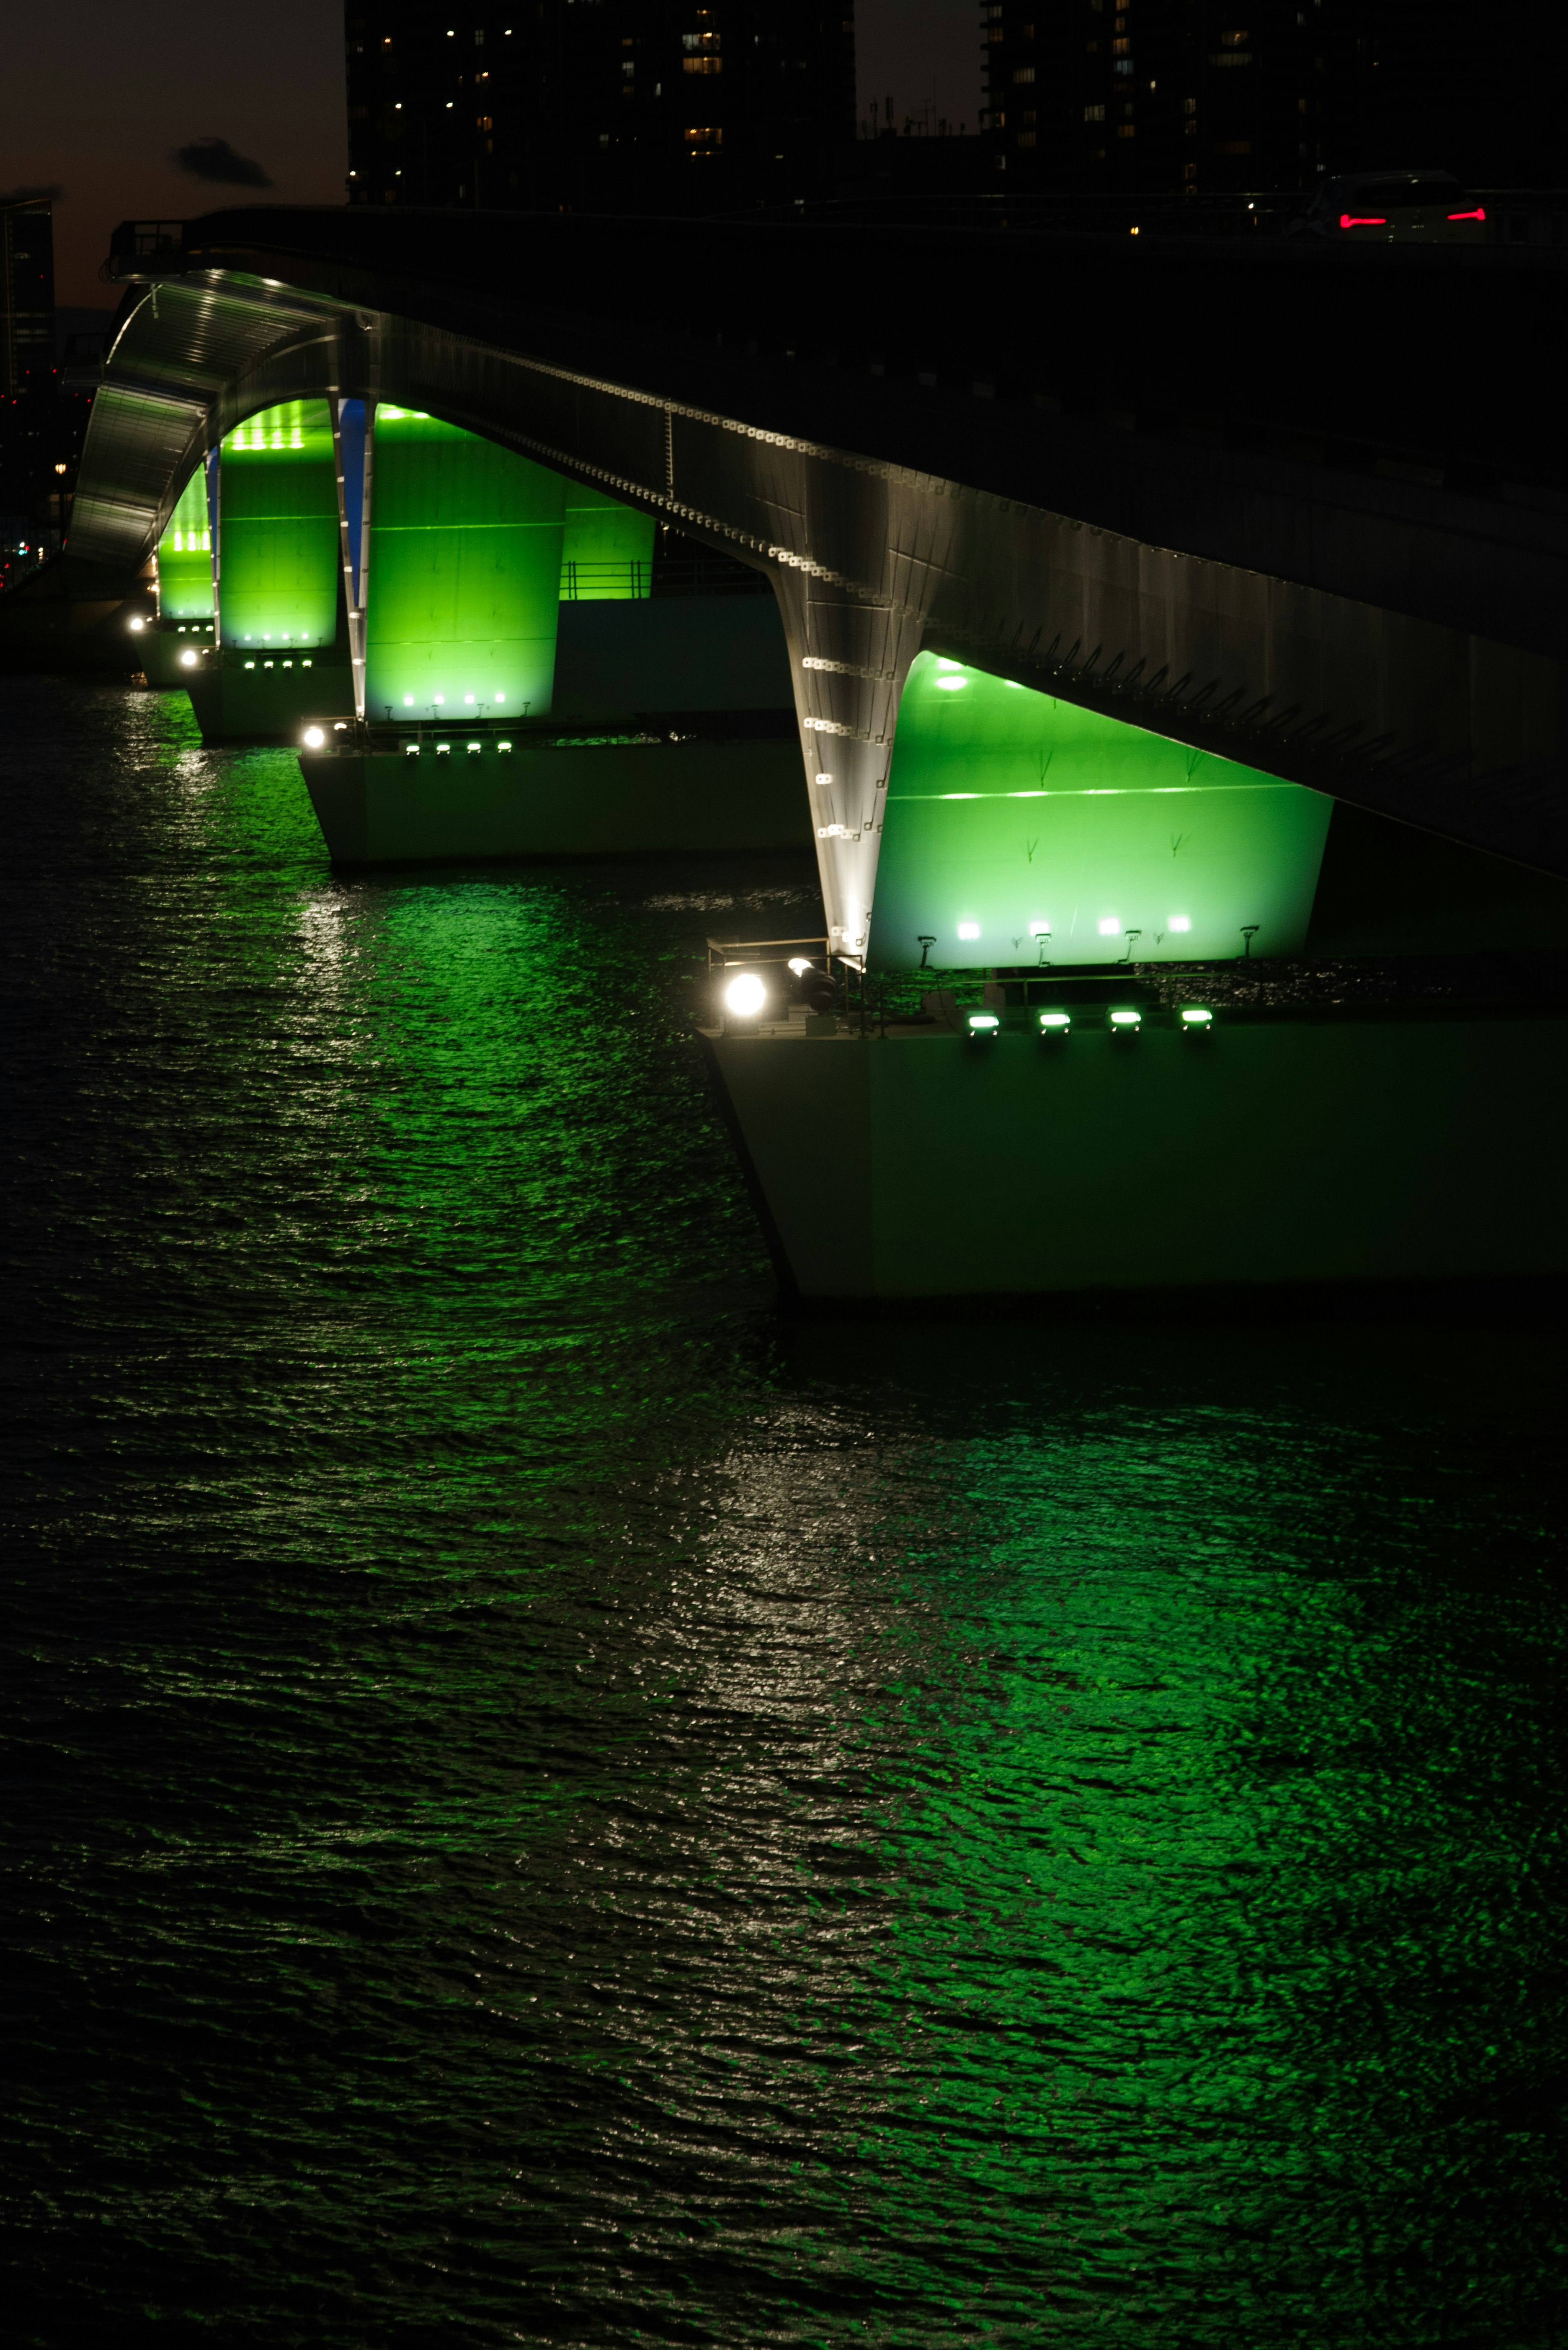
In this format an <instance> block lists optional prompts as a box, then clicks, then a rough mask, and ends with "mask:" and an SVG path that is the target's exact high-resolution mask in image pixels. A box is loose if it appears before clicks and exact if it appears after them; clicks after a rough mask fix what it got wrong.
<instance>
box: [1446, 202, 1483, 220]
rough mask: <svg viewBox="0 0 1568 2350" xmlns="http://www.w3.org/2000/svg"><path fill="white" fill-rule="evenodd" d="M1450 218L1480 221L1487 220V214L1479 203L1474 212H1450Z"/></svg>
mask: <svg viewBox="0 0 1568 2350" xmlns="http://www.w3.org/2000/svg"><path fill="white" fill-rule="evenodd" d="M1485 218H1486V214H1485V213H1483V212H1482V210H1481V208H1480V204H1478V205H1477V206H1476V208H1475V210H1474V212H1473V213H1449V219H1450V220H1480V221H1483V220H1485Z"/></svg>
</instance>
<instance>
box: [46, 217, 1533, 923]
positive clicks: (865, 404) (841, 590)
mask: <svg viewBox="0 0 1568 2350" xmlns="http://www.w3.org/2000/svg"><path fill="white" fill-rule="evenodd" d="M1564 266H1565V260H1564V256H1563V255H1561V254H1560V253H1559V252H1558V251H1556V250H1555V249H1550V248H1546V249H1543V248H1539V247H1535V248H1526V249H1523V250H1520V251H1517V252H1516V251H1511V250H1508V249H1506V248H1505V249H1496V248H1479V249H1477V248H1465V247H1442V246H1433V247H1414V246H1402V247H1391V248H1380V249H1372V250H1357V251H1343V250H1334V249H1323V248H1319V247H1317V246H1315V245H1314V244H1311V243H1310V242H1308V241H1305V240H1303V241H1301V242H1299V243H1282V242H1272V243H1262V242H1248V241H1246V240H1237V239H1230V240H1219V239H1216V240H1212V241H1210V240H1207V239H1203V238H1190V237H1189V238H1183V239H1180V240H1162V239H1160V238H1158V236H1156V235H1154V234H1150V235H1149V236H1148V237H1147V239H1146V238H1144V237H1141V236H1137V235H1134V234H1128V235H1126V236H1116V237H1106V236H1095V235H1089V234H1045V233H1034V232H1009V231H1007V230H1005V229H1002V230H995V229H992V230H973V229H940V228H931V227H926V228H922V229H909V228H897V227H893V228H881V229H877V228H870V227H865V226H846V227H838V226H836V225H834V224H830V223H829V224H824V223H821V222H815V221H804V222H793V221H784V222H774V221H769V222H760V223H759V222H752V221H731V222H707V223H681V224H670V223H662V222H651V223H650V222H636V221H625V220H587V219H577V218H575V217H572V216H549V217H537V216H508V215H504V214H495V213H481V214H476V215H471V216H455V215H452V214H450V213H422V214H421V213H410V212H405V211H400V210H390V211H388V212H385V213H379V212H376V211H373V210H369V209H365V208H356V209H354V210H348V209H345V210H342V211H313V210H291V209H287V208H270V207H258V208H254V209H244V210H234V211H227V212H222V213H213V214H211V215H209V216H207V217H206V218H204V219H202V220H197V221H191V222H179V223H155V224H147V223H130V224H126V225H125V226H124V227H123V228H121V229H120V230H119V232H117V234H116V235H115V238H114V241H113V250H112V254H111V257H110V260H109V265H108V270H109V275H110V276H112V277H113V278H115V279H116V280H117V281H119V282H120V283H122V284H123V285H124V286H126V288H127V293H126V298H125V302H124V304H123V306H122V312H121V316H120V318H119V323H118V328H117V331H116V334H115V337H114V339H113V343H112V348H111V350H110V352H109V359H108V361H107V365H106V368H105V372H104V377H103V381H102V384H101V386H100V389H99V394H98V398H97V400H96V402H95V407H94V412H93V420H92V424H91V428H90V431H89V435H88V445H87V449H86V452H85V454H84V459H83V463H82V467H81V472H80V476H79V483H78V495H77V504H76V510H75V516H74V521H73V529H72V537H71V546H72V549H73V552H75V553H76V554H78V556H86V557H88V558H91V559H94V560H98V561H103V562H119V563H122V564H124V563H134V562H139V561H140V560H141V559H143V558H144V557H145V556H146V555H147V553H148V552H149V550H150V549H151V547H152V546H154V545H155V543H156V542H157V541H158V539H159V537H160V536H161V534H162V533H163V532H164V531H165V530H166V529H167V528H168V526H169V525H170V520H171V515H172V514H173V512H174V508H175V504H176V502H177V501H178V499H179V497H180V495H181V494H182V491H184V490H185V488H186V485H187V484H188V483H189V482H190V481H191V479H192V475H193V474H194V473H195V472H196V471H197V469H198V468H199V466H200V465H201V463H202V461H203V459H204V457H205V455H206V452H208V451H209V450H211V449H212V448H213V447H214V446H216V445H217V444H218V443H219V442H221V441H222V440H223V438H224V436H225V435H229V434H232V433H233V432H234V431H235V429H236V428H237V427H239V426H241V425H243V424H244V422H245V421H246V420H247V419H249V418H254V417H255V416H257V415H258V414H260V413H262V412H263V411H269V410H272V409H274V408H275V407H276V406H277V405H278V404H279V403H281V402H284V401H287V400H311V399H317V400H327V401H328V402H341V401H344V400H365V401H368V402H370V403H371V404H372V405H373V406H374V405H375V404H377V403H383V404H388V405H394V406H400V407H402V408H403V409H405V410H411V411H417V412H421V413H425V414H429V415H431V416H434V417H437V418H439V419H442V420H445V421H447V422H449V423H450V424H452V425H455V426H457V427H460V428H461V429H462V431H463V432H467V433H470V434H472V435H476V436H479V437H481V438H482V439H483V440H485V441H486V442H490V443H493V444H494V445H496V446H498V447H500V448H503V449H506V450H510V451H512V452H516V453H517V454H518V455H520V456H522V457H524V458H526V459H528V460H531V461H533V462H534V463H535V464H537V465H539V466H541V467H544V468H546V469H548V470H549V471H550V472H551V473H553V474H555V475H557V476H559V477H561V478H562V479H563V480H564V481H566V482H567V483H573V484H583V485H587V487H588V488H589V489H591V490H593V491H595V492H597V493H598V494H600V495H601V496H605V497H607V498H608V499H610V500H612V501H614V502H615V503H616V504H617V505H618V507H621V508H624V509H627V510H629V511H631V512H632V513H634V514H639V515H644V516H651V517H654V518H657V519H659V520H662V521H665V522H669V523H673V524H674V525H677V526H678V527H679V529H680V531H681V532H682V533H683V534H685V535H687V536H690V537H691V538H694V539H696V540H698V541H699V542H701V543H702V544H704V545H706V546H710V547H711V548H712V549H714V550H715V551H716V552H717V553H720V554H723V555H727V556H732V557H734V558H738V559H739V560H740V561H742V562H743V563H745V564H747V565H749V566H752V567H754V568H756V569H757V570H759V571H761V572H763V574H765V576H766V577H767V578H768V580H769V581H770V582H771V584H772V587H773V589H774V596H775V598H776V599H777V604H778V608H779V611H780V613H781V615H782V619H783V623H784V638H785V641H786V644H787V647H788V652H789V660H790V674H791V680H792V687H793V693H794V705H795V713H796V717H797V720H798V725H799V735H800V743H801V747H802V754H803V764H802V770H801V772H802V775H803V776H804V778H805V780H804V782H803V784H802V786H801V789H802V796H803V800H804V801H805V802H806V803H807V804H808V806H809V807H810V810H811V813H812V814H813V815H814V816H817V817H826V822H818V823H816V824H815V826H814V827H813V828H814V829H815V832H816V834H817V838H818V850H819V863H820V866H821V870H822V878H823V884H824V889H825V894H826V906H827V918H828V922H829V926H830V932H831V936H832V940H833V943H834V947H835V950H836V951H838V952H840V953H842V954H844V955H845V956H846V957H848V958H849V959H851V960H857V959H859V958H862V957H864V955H865V953H866V951H867V941H868V931H869V924H870V917H871V908H872V905H873V901H874V896H875V881H876V871H877V848H878V843H879V839H880V835H881V830H882V827H883V824H884V818H885V811H886V806H887V792H888V768H889V746H890V745H891V743H892V740H893V736H894V731H895V723H896V721H897V719H898V712H899V707H900V702H901V700H902V697H903V694H904V689H905V686H906V682H907V681H908V680H909V675H910V671H911V668H912V666H913V664H914V663H915V661H916V660H917V658H918V657H919V656H920V655H921V654H922V653H923V654H925V655H927V656H929V657H930V658H931V659H934V660H946V661H948V662H950V663H954V664H957V665H959V666H960V668H961V670H962V671H963V673H964V674H965V675H966V676H968V675H973V676H978V677H984V676H994V677H996V678H1000V679H1004V680H1007V681H1012V683H1014V684H1018V685H1022V686H1023V687H1025V688H1026V689H1033V691H1036V692H1038V693H1041V694H1044V695H1047V696H1049V697H1051V698H1052V700H1053V701H1054V702H1066V703H1070V704H1073V705H1075V706H1076V707H1077V708H1079V709H1081V710H1082V711H1083V712H1086V713H1091V714H1094V715H1096V716H1098V717H1101V718H1103V719H1106V720H1108V721H1115V722H1117V723H1126V724H1129V725H1131V726H1134V727H1137V728H1142V729H1146V730H1150V731H1152V732H1153V733H1156V734H1158V737H1159V738H1160V739H1161V740H1163V741H1165V742H1168V743H1175V744H1184V745H1187V746H1189V749H1190V750H1191V751H1192V752H1193V753H1194V754H1198V755H1199V756H1204V757H1208V758H1210V759H1212V760H1223V761H1226V762H1230V763H1232V764H1238V765H1240V766H1241V767H1244V768H1245V769H1246V770H1248V771H1249V772H1251V773H1254V774H1259V775H1265V776H1267V777H1270V778H1274V779H1278V780H1280V781H1283V782H1289V783H1294V784H1297V785H1305V786H1308V787H1310V788H1311V789H1312V790H1314V791H1315V792H1318V793H1324V794H1327V795H1332V797H1333V798H1334V799H1335V800H1338V801H1343V802H1347V803H1351V804H1354V805H1356V806H1360V807H1362V808H1365V809H1367V810H1371V811H1375V812H1376V813H1378V814H1381V815H1384V816H1394V817H1397V818H1399V819H1401V820H1402V821H1404V822H1406V823H1409V824H1415V825H1417V826H1420V827H1425V828H1427V829H1428V830H1430V831H1432V832H1434V833H1437V834H1441V835H1446V836H1447V837H1449V838H1450V839H1452V840H1454V841H1458V842H1463V843H1467V844H1469V845H1471V846H1474V847H1480V848H1484V849H1487V850H1490V851H1491V852H1492V853H1494V854H1498V855H1501V856H1504V857H1508V858H1512V859H1516V860H1519V861H1520V862H1521V863H1524V864H1529V865H1533V866H1535V867H1537V868H1541V869H1542V870H1545V871H1551V872H1563V871H1568V822H1565V819H1564V799H1563V752H1562V737H1561V700H1562V651H1563V618H1564V612H1563V578H1564V569H1563V555H1564V546H1565V531H1564V506H1565V493H1568V480H1565V471H1564V452H1563V442H1562V435H1561V432H1560V429H1559V424H1558V420H1557V417H1556V414H1555V409H1554V404H1553V403H1554V400H1555V393H1554V390H1553V389H1552V381H1551V371H1550V369H1548V368H1546V367H1545V366H1544V365H1543V364H1542V359H1541V357H1540V340H1539V338H1540V325H1541V320H1542V317H1549V316H1551V315H1552V310H1553V308H1554V306H1555V302H1556V299H1557V297H1558V296H1559V294H1560V291H1561V287H1562V283H1563V268H1564ZM360 706H361V709H363V702H362V699H361V705H360ZM823 777H827V778H829V779H830V780H829V781H827V782H822V781H819V780H818V779H819V778H823ZM955 959H957V958H955Z"/></svg>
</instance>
